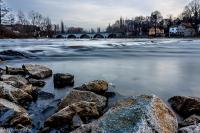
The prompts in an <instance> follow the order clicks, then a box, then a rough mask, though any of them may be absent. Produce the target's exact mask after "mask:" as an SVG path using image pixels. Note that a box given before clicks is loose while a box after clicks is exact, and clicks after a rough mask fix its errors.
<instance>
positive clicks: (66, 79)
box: [53, 73, 74, 88]
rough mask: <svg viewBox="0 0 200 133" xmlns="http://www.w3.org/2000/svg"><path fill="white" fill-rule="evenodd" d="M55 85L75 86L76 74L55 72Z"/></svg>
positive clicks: (57, 86)
mask: <svg viewBox="0 0 200 133" xmlns="http://www.w3.org/2000/svg"><path fill="white" fill-rule="evenodd" d="M53 80H54V87H55V88H64V87H67V86H73V85H74V75H71V74H68V73H67V74H61V73H57V74H54V78H53Z"/></svg>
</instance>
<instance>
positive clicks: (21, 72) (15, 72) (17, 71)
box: [6, 66, 26, 75]
mask: <svg viewBox="0 0 200 133" xmlns="http://www.w3.org/2000/svg"><path fill="white" fill-rule="evenodd" d="M6 74H9V75H26V73H25V71H24V69H22V68H13V67H8V66H6Z"/></svg>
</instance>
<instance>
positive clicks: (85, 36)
mask: <svg viewBox="0 0 200 133" xmlns="http://www.w3.org/2000/svg"><path fill="white" fill-rule="evenodd" d="M80 38H81V39H84V38H86V39H88V38H90V36H89V35H87V34H83V35H81V36H80Z"/></svg>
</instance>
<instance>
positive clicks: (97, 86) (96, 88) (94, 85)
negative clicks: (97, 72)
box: [74, 80, 108, 95]
mask: <svg viewBox="0 0 200 133" xmlns="http://www.w3.org/2000/svg"><path fill="white" fill-rule="evenodd" d="M74 89H76V90H82V91H92V92H94V93H96V94H100V95H102V94H104V93H105V92H106V91H107V90H108V82H106V81H104V80H94V81H92V82H89V83H86V84H83V85H82V86H80V87H77V88H74Z"/></svg>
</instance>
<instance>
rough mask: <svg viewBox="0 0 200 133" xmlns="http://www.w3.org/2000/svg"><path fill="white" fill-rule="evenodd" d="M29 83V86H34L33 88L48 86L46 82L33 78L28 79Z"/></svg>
mask: <svg viewBox="0 0 200 133" xmlns="http://www.w3.org/2000/svg"><path fill="white" fill-rule="evenodd" d="M28 82H29V84H32V85H33V86H36V87H44V86H45V84H46V82H45V81H42V80H37V79H33V78H30V79H28Z"/></svg>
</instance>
